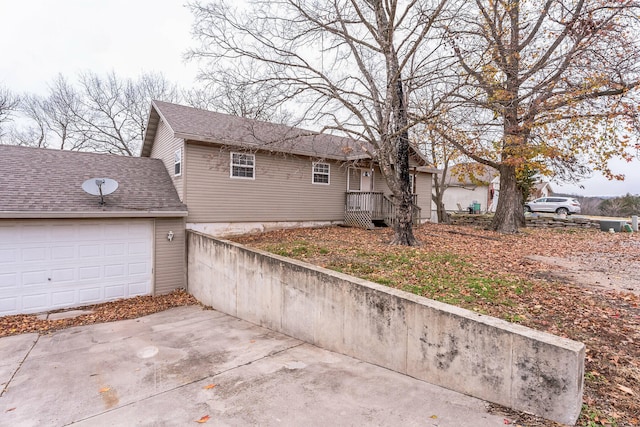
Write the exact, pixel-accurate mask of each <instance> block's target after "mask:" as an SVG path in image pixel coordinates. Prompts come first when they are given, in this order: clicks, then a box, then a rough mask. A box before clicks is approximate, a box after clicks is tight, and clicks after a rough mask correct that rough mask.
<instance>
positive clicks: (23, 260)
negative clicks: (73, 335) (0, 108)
mask: <svg viewBox="0 0 640 427" xmlns="http://www.w3.org/2000/svg"><path fill="white" fill-rule="evenodd" d="M97 178H101V179H102V178H109V180H111V181H115V182H117V188H116V189H115V190H114V191H113V192H112V193H111V192H110V193H108V194H105V195H102V196H100V195H98V196H96V195H95V194H91V193H87V192H86V191H84V190H83V187H82V185H83V183H84V182H85V181H87V180H89V181H95V179H97ZM186 215H187V209H186V206H185V205H184V204H183V203H182V202H181V201H180V199H179V197H178V194H177V192H176V190H175V187H174V186H173V183H172V181H171V177H170V176H169V174H168V172H167V170H166V168H165V167H164V164H163V163H162V161H160V160H157V159H149V158H139V157H126V156H118V155H111V154H97V153H80V152H70V151H62V150H48V149H40V148H28V147H12V146H1V145H0V316H4V315H11V314H26V313H40V312H46V311H52V310H58V309H63V308H69V307H80V306H86V305H91V304H97V303H101V302H106V301H110V300H115V299H120V298H129V297H135V296H139V295H155V294H160V293H167V292H171V291H172V290H174V289H177V288H185V287H186V260H185V242H184V218H185V217H186Z"/></svg>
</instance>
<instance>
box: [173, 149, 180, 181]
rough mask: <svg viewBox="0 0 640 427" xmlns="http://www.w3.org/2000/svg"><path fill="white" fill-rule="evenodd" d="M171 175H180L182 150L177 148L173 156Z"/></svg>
mask: <svg viewBox="0 0 640 427" xmlns="http://www.w3.org/2000/svg"><path fill="white" fill-rule="evenodd" d="M173 175H174V176H180V175H182V148H178V149H177V150H176V152H175V153H174V155H173Z"/></svg>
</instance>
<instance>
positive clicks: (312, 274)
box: [188, 232, 585, 424]
mask: <svg viewBox="0 0 640 427" xmlns="http://www.w3.org/2000/svg"><path fill="white" fill-rule="evenodd" d="M188 254H189V255H188V284H189V285H188V286H189V287H188V290H189V292H190V293H191V294H193V295H194V296H195V297H196V298H197V299H198V300H199V301H201V302H202V303H203V304H206V305H210V306H212V307H213V308H215V309H216V310H219V311H222V312H224V313H227V314H230V315H232V316H236V317H238V318H240V319H244V320H247V321H250V322H253V323H255V324H258V325H261V326H264V327H267V328H269V329H272V330H274V331H278V332H281V333H284V334H287V335H290V336H292V337H294V338H297V339H300V340H303V341H306V342H309V343H312V344H315V345H317V346H318V347H322V348H325V349H328V350H332V351H335V352H338V353H342V354H346V355H349V356H352V357H355V358H358V359H360V360H363V361H366V362H370V363H373V364H376V365H379V366H383V367H386V368H388V369H392V370H394V371H397V372H400V373H403V374H406V375H409V376H412V377H415V378H418V379H421V380H424V381H427V382H429V383H432V384H437V385H440V386H443V387H446V388H448V389H451V390H455V391H459V392H462V393H465V394H468V395H471V396H475V397H478V398H480V399H484V400H488V401H491V402H495V403H498V404H501V405H504V406H508V407H511V408H514V409H517V410H521V411H526V412H530V413H533V414H536V415H540V416H543V417H545V418H547V419H551V420H554V421H558V422H562V423H566V424H573V423H574V422H575V421H576V419H577V418H578V416H579V414H580V409H581V405H582V390H583V374H584V356H585V347H584V344H582V343H579V342H575V341H571V340H568V339H564V338H559V337H556V336H553V335H549V334H546V333H543V332H539V331H534V330H531V329H528V328H525V327H523V326H520V325H515V324H511V323H508V322H505V321H502V320H500V319H496V318H492V317H488V316H483V315H480V314H477V313H473V312H471V311H468V310H465V309H462V308H458V307H454V306H450V305H447V304H442V303H439V302H437V301H433V300H429V299H426V298H423V297H419V296H416V295H413V294H409V293H406V292H402V291H399V290H396V289H392V288H388V287H386V286H382V285H378V284H375V283H372V282H368V281H366V280H361V279H358V278H354V277H351V276H348V275H345V274H341V273H337V272H334V271H330V270H327V269H323V268H320V267H315V266H312V265H310V264H307V263H303V262H299V261H295V260H291V259H288V258H284V257H280V256H277V255H272V254H268V253H265V252H262V251H258V250H253V249H249V248H246V247H243V246H242V245H239V244H236V243H233V242H228V241H223V240H217V239H214V238H212V237H209V236H205V235H202V234H199V233H195V232H189V233H188Z"/></svg>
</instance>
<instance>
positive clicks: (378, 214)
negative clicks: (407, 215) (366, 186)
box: [344, 191, 421, 229]
mask: <svg viewBox="0 0 640 427" xmlns="http://www.w3.org/2000/svg"><path fill="white" fill-rule="evenodd" d="M417 203H418V195H417V194H414V195H413V202H412V204H413V221H414V224H416V223H417V222H418V221H419V219H420V211H421V209H420V208H419V207H418V204H417ZM396 212H397V205H396V204H395V203H394V202H393V200H391V198H390V197H389V196H386V195H385V194H384V193H376V192H360V191H357V192H347V193H346V203H345V213H344V222H345V224H346V225H350V226H353V227H361V228H366V229H372V228H375V224H374V222H376V221H381V222H384V224H386V225H387V226H388V227H393V225H394V224H395V221H396Z"/></svg>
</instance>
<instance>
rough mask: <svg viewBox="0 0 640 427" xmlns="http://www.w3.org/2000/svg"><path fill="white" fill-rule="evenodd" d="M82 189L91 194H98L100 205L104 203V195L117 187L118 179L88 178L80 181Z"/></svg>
mask: <svg viewBox="0 0 640 427" xmlns="http://www.w3.org/2000/svg"><path fill="white" fill-rule="evenodd" d="M82 189H83V190H84V191H85V192H87V193H89V194H91V195H93V196H100V205H104V196H106V195H107V194H111V193H113V192H114V191H116V190H117V189H118V181H116V180H114V179H111V178H90V179H88V180H86V181H85V182H83V183H82Z"/></svg>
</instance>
